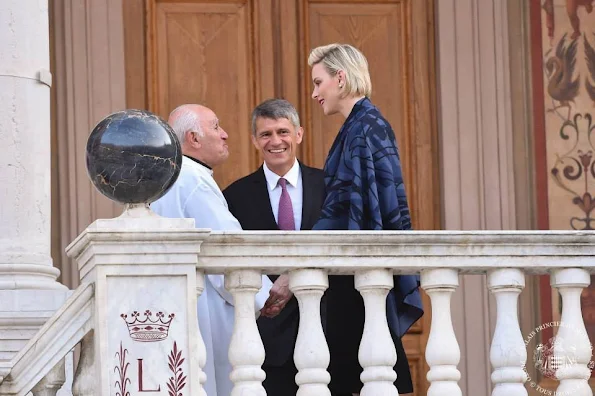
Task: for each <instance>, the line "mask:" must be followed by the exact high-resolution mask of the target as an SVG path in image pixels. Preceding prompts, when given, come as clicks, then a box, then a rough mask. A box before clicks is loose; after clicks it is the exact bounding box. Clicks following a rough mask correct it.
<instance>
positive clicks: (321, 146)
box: [123, 0, 440, 395]
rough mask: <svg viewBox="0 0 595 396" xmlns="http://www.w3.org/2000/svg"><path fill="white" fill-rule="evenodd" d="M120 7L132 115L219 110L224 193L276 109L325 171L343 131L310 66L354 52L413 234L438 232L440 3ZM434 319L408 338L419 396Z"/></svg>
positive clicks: (139, 2) (340, 0)
mask: <svg viewBox="0 0 595 396" xmlns="http://www.w3.org/2000/svg"><path fill="white" fill-rule="evenodd" d="M123 7H124V30H125V31H124V33H125V53H126V94H127V106H128V107H129V108H144V109H149V110H150V111H153V112H155V113H156V114H158V115H160V116H162V117H163V118H167V116H168V114H169V112H170V111H171V110H172V109H173V108H175V107H176V106H178V105H180V104H183V103H200V104H204V105H206V106H208V107H210V108H211V109H213V111H215V113H216V114H217V115H218V117H219V119H220V121H221V125H223V127H224V128H225V130H226V131H227V132H228V134H229V147H230V158H229V160H228V161H227V163H226V164H224V165H222V166H221V167H220V168H218V169H216V171H215V174H216V180H217V182H218V183H219V184H220V186H221V188H225V187H226V186H227V185H228V184H229V183H231V182H232V181H234V180H236V179H238V178H240V177H242V176H245V175H246V174H248V173H250V172H252V171H254V170H255V169H256V168H257V167H258V166H259V165H260V162H261V159H260V158H259V154H258V152H257V151H256V150H255V149H254V148H253V146H252V144H251V142H250V114H251V111H252V109H253V108H254V107H255V106H256V105H257V104H258V103H260V102H261V101H263V100H265V99H268V98H272V97H281V98H285V99H287V100H289V101H290V102H291V103H293V104H294V106H295V107H296V108H297V109H298V111H299V113H300V118H301V122H302V126H303V127H304V131H305V134H304V140H303V142H302V144H301V146H300V150H299V153H298V155H299V158H300V159H301V160H302V161H303V162H304V163H306V164H308V165H310V166H316V167H322V166H323V165H324V161H325V158H326V155H327V153H328V150H329V148H330V146H331V144H332V142H333V139H334V138H335V136H336V134H337V132H338V130H339V127H340V125H341V123H342V121H343V120H342V119H341V117H340V116H332V117H325V116H324V115H323V114H322V111H321V109H320V106H318V105H317V103H316V102H314V101H313V100H312V99H311V92H312V82H311V78H310V69H309V67H308V64H307V57H308V54H309V52H310V50H311V49H312V48H314V47H316V46H318V45H323V44H328V43H334V42H339V43H350V44H353V45H355V46H356V47H357V48H359V49H360V50H362V51H363V53H364V54H365V55H366V57H367V58H368V61H369V64H370V72H371V76H372V87H373V94H372V98H371V99H372V101H373V102H374V103H375V104H376V105H377V106H378V107H379V108H380V109H381V111H382V112H383V114H384V115H385V116H386V117H387V118H388V120H389V121H390V122H391V124H392V126H393V128H394V130H395V132H396V134H397V140H398V144H399V148H400V152H401V158H402V162H403V168H404V172H405V175H404V177H405V182H406V185H407V194H408V196H409V201H410V205H411V212H412V220H413V224H414V226H415V228H416V229H437V228H439V224H440V223H439V222H440V214H439V169H438V161H437V154H436V153H437V132H436V106H435V101H434V96H435V95H434V87H435V78H434V39H433V38H434V20H433V18H434V16H433V15H434V10H433V1H432V0H357V1H352V0H237V1H233V0H227V1H225V0H195V1H193V0H185V1H175V0H126V1H123ZM426 300H427V299H426ZM429 309H430V306H429V303H428V304H426V312H427V314H426V315H425V319H424V320H423V321H422V322H420V323H418V324H417V325H416V326H415V327H414V328H413V329H412V330H411V332H410V335H408V336H406V337H405V347H406V350H407V352H408V356H409V359H410V364H411V366H412V371H413V372H412V374H413V378H414V381H415V387H416V389H417V390H418V392H416V394H419V395H421V394H425V391H426V389H427V385H426V381H425V371H426V367H425V365H424V363H423V353H424V349H425V348H424V347H425V343H426V340H427V332H428V328H429V326H428V325H429Z"/></svg>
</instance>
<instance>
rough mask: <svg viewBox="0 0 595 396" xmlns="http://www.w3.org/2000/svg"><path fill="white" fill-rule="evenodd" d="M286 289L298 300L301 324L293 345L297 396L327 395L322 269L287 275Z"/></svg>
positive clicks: (327, 361) (327, 362) (325, 284)
mask: <svg viewBox="0 0 595 396" xmlns="http://www.w3.org/2000/svg"><path fill="white" fill-rule="evenodd" d="M289 288H290V290H291V291H292V292H293V294H295V297H296V298H297V300H298V305H299V310H300V325H299V330H298V336H297V340H296V343H295V351H294V361H295V366H296V367H297V369H298V374H297V375H296V377H295V378H296V384H297V385H299V390H298V392H297V395H296V396H330V394H331V393H330V391H329V389H328V384H329V382H330V380H331V377H330V374H329V373H328V371H327V368H328V365H329V363H330V354H329V349H328V345H327V343H326V338H325V337H324V331H323V330H322V323H321V321H320V301H321V298H322V295H323V294H324V291H325V290H326V289H327V288H328V276H327V274H326V272H324V271H323V270H315V269H303V270H297V271H293V272H291V273H290V274H289Z"/></svg>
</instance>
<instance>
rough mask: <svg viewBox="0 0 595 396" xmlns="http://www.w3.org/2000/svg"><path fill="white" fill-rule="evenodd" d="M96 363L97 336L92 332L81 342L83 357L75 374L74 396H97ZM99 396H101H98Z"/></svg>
mask: <svg viewBox="0 0 595 396" xmlns="http://www.w3.org/2000/svg"><path fill="white" fill-rule="evenodd" d="M94 362H95V336H94V331H93V330H91V331H90V332H88V333H87V334H85V336H84V337H83V339H82V340H81V357H80V360H79V363H78V366H77V368H76V372H75V373H74V381H73V383H72V395H73V396H95V395H96V389H97V384H96V381H97V379H96V377H97V375H96V372H95V370H94V369H93V365H94ZM97 396H99V395H97Z"/></svg>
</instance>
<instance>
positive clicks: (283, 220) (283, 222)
mask: <svg viewBox="0 0 595 396" xmlns="http://www.w3.org/2000/svg"><path fill="white" fill-rule="evenodd" d="M278 184H279V185H280V186H281V198H280V199H279V213H278V215H277V218H278V221H277V223H278V225H279V229H280V230H294V231H295V221H294V219H293V205H292V204H291V197H290V196H289V193H288V192H287V180H285V179H284V178H280V179H279V183H278Z"/></svg>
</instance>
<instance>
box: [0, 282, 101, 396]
mask: <svg viewBox="0 0 595 396" xmlns="http://www.w3.org/2000/svg"><path fill="white" fill-rule="evenodd" d="M93 297H94V293H93V284H92V283H86V284H82V285H81V286H79V287H78V288H77V289H76V290H75V291H74V292H73V293H72V295H71V296H70V297H69V298H68V299H67V300H66V302H65V303H64V305H63V306H62V307H61V308H60V309H59V310H58V311H56V312H55V313H54V315H53V316H52V317H51V318H50V319H49V320H48V321H47V322H46V323H45V324H44V325H43V327H42V328H41V329H40V330H39V332H38V333H37V335H36V336H35V337H33V338H32V339H31V340H30V341H29V343H27V345H26V347H25V348H24V349H23V350H21V351H20V352H19V353H18V354H17V355H16V356H15V357H14V358H13V359H12V361H11V364H10V367H7V371H6V376H5V378H4V380H3V381H2V382H1V383H0V395H3V396H4V395H15V396H24V395H26V394H28V393H29V391H31V390H32V389H33V388H34V387H35V385H37V384H39V383H40V382H42V381H43V380H46V381H47V380H50V381H54V382H56V383H57V384H59V386H58V389H59V387H60V386H62V384H63V383H64V358H65V356H66V355H67V354H68V353H69V352H70V351H71V350H72V349H73V348H74V347H75V346H76V345H77V344H78V343H79V342H80V341H81V340H82V338H83V337H84V336H85V334H87V333H88V332H89V331H90V330H91V329H92V328H93V326H94V324H93V321H94V312H93V304H94V299H93ZM56 390H57V389H56ZM34 393H37V392H35V391H34Z"/></svg>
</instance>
